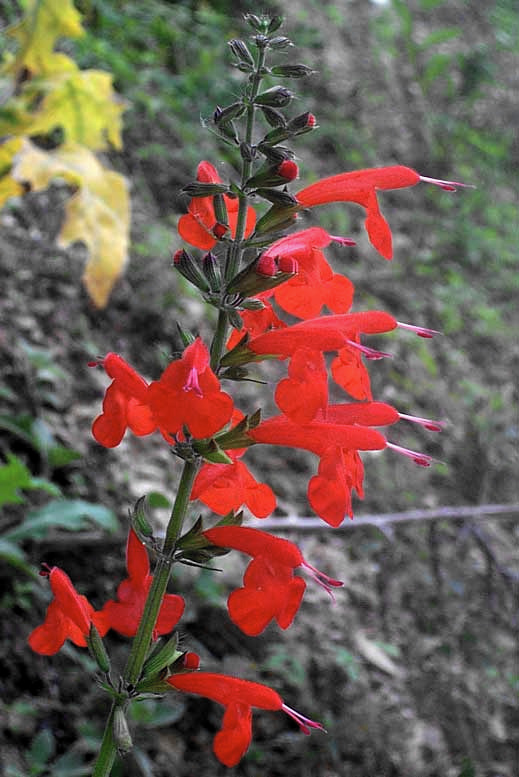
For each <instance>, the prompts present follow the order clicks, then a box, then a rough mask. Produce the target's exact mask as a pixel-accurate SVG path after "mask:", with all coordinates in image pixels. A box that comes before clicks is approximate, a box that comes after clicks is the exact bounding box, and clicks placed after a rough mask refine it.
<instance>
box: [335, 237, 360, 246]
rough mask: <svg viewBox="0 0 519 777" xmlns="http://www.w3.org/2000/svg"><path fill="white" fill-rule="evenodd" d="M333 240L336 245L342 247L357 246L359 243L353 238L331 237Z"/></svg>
mask: <svg viewBox="0 0 519 777" xmlns="http://www.w3.org/2000/svg"><path fill="white" fill-rule="evenodd" d="M330 237H331V239H332V240H333V241H334V242H335V243H339V245H341V246H356V245H357V243H356V242H355V240H353V239H352V238H351V237H339V236H337V235H330Z"/></svg>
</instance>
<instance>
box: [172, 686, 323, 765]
mask: <svg viewBox="0 0 519 777" xmlns="http://www.w3.org/2000/svg"><path fill="white" fill-rule="evenodd" d="M167 682H168V683H169V684H170V685H171V686H172V687H173V688H176V690H178V691H183V692H186V693H195V694H198V695H199V696H205V698H207V699H211V700H212V701H215V702H216V703H217V704H221V705H222V706H223V707H225V713H224V716H223V722H222V728H221V730H220V731H219V732H218V733H217V734H216V736H215V738H214V742H213V750H214V753H215V755H216V757H217V758H218V760H219V761H221V763H223V764H224V765H225V766H229V767H231V766H236V764H237V763H239V761H240V760H241V759H242V758H243V756H244V755H245V753H246V752H247V750H248V748H249V745H250V743H251V741H252V710H253V708H255V709H262V710H273V711H277V710H282V711H283V712H285V713H286V714H287V715H289V716H290V717H291V718H293V719H294V720H295V721H296V722H297V724H298V725H299V727H300V728H301V730H302V731H303V733H305V734H309V733H310V729H311V728H317V729H319V730H321V731H324V728H323V727H322V726H321V724H320V723H316V722H315V721H313V720H310V719H309V718H306V717H305V716H304V715H301V714H300V713H298V712H296V711H295V710H293V709H291V708H290V707H288V706H287V705H286V704H285V703H284V702H283V699H282V698H281V696H280V695H279V694H278V693H276V691H274V690H272V688H269V687H268V686H266V685H262V684H261V683H254V682H250V681H249V680H242V679H240V678H238V677H231V676H229V675H221V674H214V673H212V672H190V673H187V674H174V675H172V676H171V677H168V680H167Z"/></svg>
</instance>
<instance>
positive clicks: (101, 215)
mask: <svg viewBox="0 0 519 777" xmlns="http://www.w3.org/2000/svg"><path fill="white" fill-rule="evenodd" d="M13 177H14V178H15V179H16V180H18V181H20V182H22V181H27V182H29V183H30V184H31V186H32V188H33V189H34V190H35V191H39V190H41V189H46V188H47V187H48V186H49V184H50V182H51V181H52V180H55V179H57V178H62V179H63V180H65V181H67V183H70V184H72V185H73V186H76V187H77V188H78V191H77V192H76V193H75V194H74V195H73V196H72V197H71V198H70V200H69V201H68V203H67V205H66V209H65V212H66V218H65V222H64V224H63V226H62V228H61V232H60V234H59V238H58V243H59V245H60V246H61V247H63V248H66V247H67V246H69V245H71V243H75V242H76V241H81V242H83V243H85V244H86V246H87V248H88V249H89V253H90V257H89V260H88V262H87V264H86V267H85V272H84V274H83V282H84V284H85V286H86V288H87V291H88V293H89V295H90V297H91V299H92V301H93V302H94V304H95V305H96V306H97V307H98V308H102V307H104V306H105V305H106V303H107V301H108V297H109V295H110V292H111V290H112V287H113V285H114V283H115V281H116V280H117V278H118V277H119V276H120V274H121V273H122V271H123V269H124V267H125V265H126V262H127V252H128V241H129V237H128V232H129V220H130V203H129V196H128V187H127V182H126V179H125V178H124V177H123V176H122V175H119V173H115V172H113V171H112V170H106V168H104V167H103V166H102V165H101V164H100V163H99V162H98V160H97V159H96V157H95V156H94V155H93V154H92V152H91V151H89V150H88V149H86V148H83V147H81V146H63V147H61V148H59V149H57V150H55V151H48V152H46V151H42V150H41V149H39V148H36V146H34V145H33V144H32V143H31V142H30V141H25V142H24V145H23V147H22V149H21V151H20V153H19V154H18V156H17V161H16V164H15V166H14V168H13Z"/></svg>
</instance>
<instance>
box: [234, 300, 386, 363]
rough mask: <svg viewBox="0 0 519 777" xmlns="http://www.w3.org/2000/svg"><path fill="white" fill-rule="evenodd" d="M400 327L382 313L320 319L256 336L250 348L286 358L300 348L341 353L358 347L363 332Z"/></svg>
mask: <svg viewBox="0 0 519 777" xmlns="http://www.w3.org/2000/svg"><path fill="white" fill-rule="evenodd" d="M398 325H399V324H398V322H397V321H396V319H394V318H393V316H391V315H390V314H389V313H384V312H383V311H380V310H367V311H362V312H359V313H344V314H342V315H334V316H321V317H320V318H310V319H307V320H306V321H300V322H299V323H297V324H294V325H293V326H289V327H286V328H285V329H275V330H272V331H270V332H265V333H264V334H261V335H257V336H256V337H253V338H251V340H250V341H249V342H248V343H247V347H248V348H249V349H250V350H251V351H253V352H254V353H256V354H273V355H277V356H279V358H280V359H286V358H287V357H288V356H291V355H292V354H294V353H295V351H298V350H300V349H301V348H311V349H313V350H316V351H321V352H325V351H338V350H340V349H341V348H343V347H344V346H345V345H353V346H355V338H356V337H357V336H358V335H359V334H360V333H364V334H380V333H382V332H390V331H391V330H392V329H395V328H396V327H397V326H398Z"/></svg>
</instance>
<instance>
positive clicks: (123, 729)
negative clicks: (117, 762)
mask: <svg viewBox="0 0 519 777" xmlns="http://www.w3.org/2000/svg"><path fill="white" fill-rule="evenodd" d="M113 735H114V742H115V745H116V747H117V750H118V751H119V753H120V755H124V754H125V753H129V752H130V750H131V749H132V747H133V742H132V738H131V736H130V729H129V728H128V723H127V721H126V716H125V714H124V710H123V708H122V707H116V708H115V710H114V719H113Z"/></svg>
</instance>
